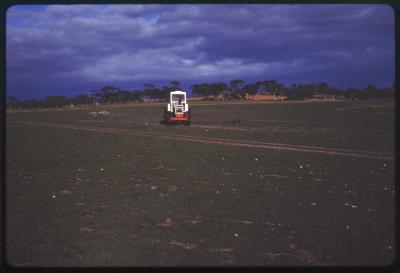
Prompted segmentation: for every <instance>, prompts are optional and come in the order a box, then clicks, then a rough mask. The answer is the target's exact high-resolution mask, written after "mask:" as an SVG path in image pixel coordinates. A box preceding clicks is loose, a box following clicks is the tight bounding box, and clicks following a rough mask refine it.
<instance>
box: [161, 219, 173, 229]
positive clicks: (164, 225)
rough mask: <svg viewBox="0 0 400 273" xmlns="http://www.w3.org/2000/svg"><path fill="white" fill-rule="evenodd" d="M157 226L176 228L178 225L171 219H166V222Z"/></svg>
mask: <svg viewBox="0 0 400 273" xmlns="http://www.w3.org/2000/svg"><path fill="white" fill-rule="evenodd" d="M157 226H160V227H167V228H168V227H173V226H176V223H175V222H174V221H173V220H172V219H171V218H166V219H165V220H164V222H162V223H158V224H157Z"/></svg>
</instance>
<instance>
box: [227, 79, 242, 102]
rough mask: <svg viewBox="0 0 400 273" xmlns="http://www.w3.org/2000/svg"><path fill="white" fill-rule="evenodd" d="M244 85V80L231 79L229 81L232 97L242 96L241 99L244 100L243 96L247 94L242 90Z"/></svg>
mask: <svg viewBox="0 0 400 273" xmlns="http://www.w3.org/2000/svg"><path fill="white" fill-rule="evenodd" d="M243 85H244V81H243V80H239V79H238V80H231V81H230V83H229V87H230V93H231V97H233V98H240V100H243V98H244V97H245V96H246V93H245V92H243V91H242V88H243Z"/></svg>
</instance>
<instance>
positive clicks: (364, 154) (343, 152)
mask: <svg viewBox="0 0 400 273" xmlns="http://www.w3.org/2000/svg"><path fill="white" fill-rule="evenodd" d="M13 124H19V125H28V126H42V127H50V128H65V129H72V130H81V131H87V132H100V133H111V134H120V135H121V134H122V135H135V136H144V137H157V138H162V139H170V140H182V141H189V142H198V143H204V144H220V145H228V146H236V147H249V148H261V149H270V150H280V151H294V152H305V153H318V154H325V155H340V156H352V157H361V158H369V159H378V160H394V155H393V154H388V153H381V152H373V151H364V150H352V149H342V148H326V147H315V146H303V145H291V144H282V143H274V142H261V141H251V140H239V139H223V138H215V137H202V136H192V135H178V134H167V135H166V134H165V133H157V132H149V131H145V130H135V129H117V128H104V127H80V126H73V125H69V124H62V123H51V122H14V123H13ZM10 125H12V124H10Z"/></svg>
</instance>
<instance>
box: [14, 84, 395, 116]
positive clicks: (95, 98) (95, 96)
mask: <svg viewBox="0 0 400 273" xmlns="http://www.w3.org/2000/svg"><path fill="white" fill-rule="evenodd" d="M190 89H191V91H192V95H194V96H198V97H202V98H203V99H204V100H223V101H230V100H241V101H243V100H252V99H254V96H255V95H257V94H261V95H274V96H277V97H281V98H282V99H283V98H285V99H287V100H305V99H311V98H324V97H326V96H329V97H331V98H335V99H344V100H392V99H394V86H392V87H390V88H389V87H386V88H377V87H375V86H373V85H368V86H366V87H365V88H363V89H360V88H347V89H344V90H343V89H338V88H335V87H333V86H329V85H328V84H327V83H324V82H321V83H308V84H307V83H298V84H291V85H290V86H285V85H283V84H281V83H279V82H277V81H275V80H265V81H257V82H253V83H248V84H246V83H245V81H243V80H240V79H236V80H231V81H230V82H229V84H226V83H224V82H216V83H201V84H193V85H192V86H191V87H190ZM174 90H182V87H181V84H180V83H179V82H178V81H171V82H170V83H169V85H168V86H164V87H161V88H159V87H157V86H155V85H154V84H150V83H148V84H145V85H144V88H143V90H131V91H129V90H124V89H120V88H117V87H114V86H104V87H102V88H101V89H99V90H92V91H91V92H90V94H79V95H77V96H75V97H70V98H68V97H66V96H48V97H46V98H45V99H35V98H31V99H26V100H20V99H18V98H17V97H15V96H9V97H8V98H7V107H8V108H9V109H30V108H51V107H67V106H78V105H92V104H120V103H140V102H157V101H168V100H169V93H170V92H171V91H174Z"/></svg>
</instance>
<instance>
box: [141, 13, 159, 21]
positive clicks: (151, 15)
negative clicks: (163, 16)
mask: <svg viewBox="0 0 400 273" xmlns="http://www.w3.org/2000/svg"><path fill="white" fill-rule="evenodd" d="M143 18H144V20H145V21H147V22H149V23H154V22H157V20H158V18H160V14H159V13H156V12H150V13H146V14H145V15H143Z"/></svg>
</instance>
